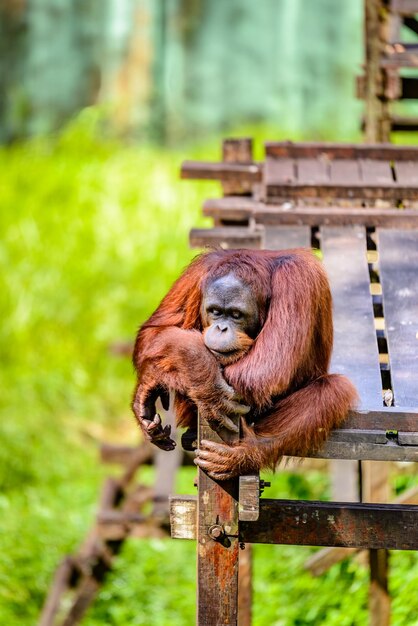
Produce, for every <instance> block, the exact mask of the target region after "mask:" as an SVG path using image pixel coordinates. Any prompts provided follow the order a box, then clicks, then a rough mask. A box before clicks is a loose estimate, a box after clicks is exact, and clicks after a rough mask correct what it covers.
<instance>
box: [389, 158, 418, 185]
mask: <svg viewBox="0 0 418 626" xmlns="http://www.w3.org/2000/svg"><path fill="white" fill-rule="evenodd" d="M394 169H395V176H396V180H397V181H398V183H399V184H400V185H418V163H417V162H414V161H399V162H398V161H396V162H395V164H394Z"/></svg>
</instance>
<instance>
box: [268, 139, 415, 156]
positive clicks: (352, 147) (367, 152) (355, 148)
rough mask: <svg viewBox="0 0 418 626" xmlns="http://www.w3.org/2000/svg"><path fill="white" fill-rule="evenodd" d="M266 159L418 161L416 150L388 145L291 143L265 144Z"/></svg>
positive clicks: (412, 147)
mask: <svg viewBox="0 0 418 626" xmlns="http://www.w3.org/2000/svg"><path fill="white" fill-rule="evenodd" d="M265 150H266V156H267V157H275V158H285V159H302V158H305V159H315V158H317V157H319V156H322V157H324V156H326V157H327V158H328V159H376V160H378V161H379V160H383V161H393V160H395V159H396V160H398V161H414V160H417V159H418V148H416V147H414V146H396V145H393V144H390V143H379V144H367V143H366V144H356V143H351V144H350V143H322V142H321V143H317V142H312V143H311V142H307V143H293V142H291V141H279V142H267V143H265Z"/></svg>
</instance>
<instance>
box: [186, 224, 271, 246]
mask: <svg viewBox="0 0 418 626" xmlns="http://www.w3.org/2000/svg"><path fill="white" fill-rule="evenodd" d="M263 238H264V230H263V227H262V226H259V227H258V228H254V227H252V228H250V227H248V226H218V227H215V228H192V230H191V231H190V235H189V243H190V246H191V247H192V248H204V247H208V246H209V247H212V248H218V247H220V248H224V249H225V250H229V249H231V248H250V249H255V250H258V249H260V247H262V243H263Z"/></svg>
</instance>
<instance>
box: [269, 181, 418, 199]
mask: <svg viewBox="0 0 418 626" xmlns="http://www.w3.org/2000/svg"><path fill="white" fill-rule="evenodd" d="M266 194H267V195H266V200H267V202H270V203H271V202H276V201H278V200H279V201H284V200H287V201H290V200H298V199H300V198H319V199H321V201H324V200H327V201H329V200H333V199H335V198H341V199H343V198H344V199H348V200H351V201H354V200H372V201H376V200H387V201H389V202H394V203H398V202H399V201H402V200H418V186H413V185H400V184H398V183H397V182H395V181H392V182H391V183H387V184H365V183H360V184H357V185H355V184H340V185H333V184H328V185H320V184H318V185H314V184H293V185H292V184H283V185H273V184H271V185H266Z"/></svg>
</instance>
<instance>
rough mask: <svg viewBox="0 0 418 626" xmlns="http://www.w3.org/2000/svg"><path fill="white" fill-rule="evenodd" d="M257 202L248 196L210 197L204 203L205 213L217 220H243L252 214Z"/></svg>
mask: <svg viewBox="0 0 418 626" xmlns="http://www.w3.org/2000/svg"><path fill="white" fill-rule="evenodd" d="M256 206H257V202H256V201H255V200H253V199H252V198H249V197H248V196H227V197H225V198H208V199H207V200H205V202H204V203H203V215H206V216H208V217H213V218H214V219H215V220H228V221H234V222H243V221H246V220H249V218H250V217H251V216H252V213H253V211H254V208H255V207H256Z"/></svg>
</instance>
